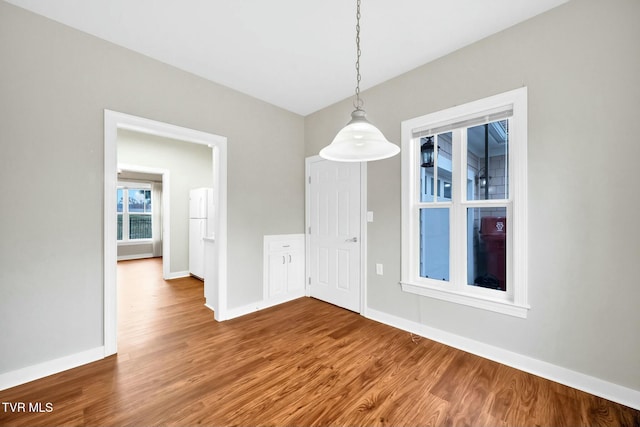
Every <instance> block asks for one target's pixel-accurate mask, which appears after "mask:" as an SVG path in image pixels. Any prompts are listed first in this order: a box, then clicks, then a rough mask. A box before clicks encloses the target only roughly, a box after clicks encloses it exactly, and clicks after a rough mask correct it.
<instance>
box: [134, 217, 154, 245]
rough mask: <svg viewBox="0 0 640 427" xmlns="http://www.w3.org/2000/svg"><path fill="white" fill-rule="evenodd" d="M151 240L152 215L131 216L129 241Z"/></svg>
mask: <svg viewBox="0 0 640 427" xmlns="http://www.w3.org/2000/svg"><path fill="white" fill-rule="evenodd" d="M150 238H151V215H145V214H142V215H140V214H131V215H129V239H131V240H133V239H150Z"/></svg>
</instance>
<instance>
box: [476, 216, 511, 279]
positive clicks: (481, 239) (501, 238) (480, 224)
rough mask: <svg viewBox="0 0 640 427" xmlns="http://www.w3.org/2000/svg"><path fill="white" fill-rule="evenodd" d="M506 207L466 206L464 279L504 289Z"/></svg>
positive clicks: (505, 271)
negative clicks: (465, 269) (465, 276)
mask: <svg viewBox="0 0 640 427" xmlns="http://www.w3.org/2000/svg"><path fill="white" fill-rule="evenodd" d="M506 242H507V208H504V207H502V208H468V209H467V268H468V271H467V283H468V284H469V285H470V286H481V287H483V288H491V289H498V290H501V291H505V290H506V289H507V283H506V277H507V253H506V246H507V245H506Z"/></svg>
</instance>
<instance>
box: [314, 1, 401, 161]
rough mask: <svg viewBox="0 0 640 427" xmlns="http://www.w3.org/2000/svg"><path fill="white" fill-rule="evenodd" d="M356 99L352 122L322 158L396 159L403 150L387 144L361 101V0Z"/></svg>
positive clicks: (358, 11) (323, 153) (357, 37)
mask: <svg viewBox="0 0 640 427" xmlns="http://www.w3.org/2000/svg"><path fill="white" fill-rule="evenodd" d="M356 9H357V10H356V52H357V58H356V99H355V101H354V103H353V106H354V107H355V110H354V111H353V112H352V113H351V121H350V122H349V123H347V125H346V126H345V127H344V128H342V130H341V131H340V132H338V134H337V135H336V137H335V138H334V139H333V141H332V142H331V144H329V145H328V146H326V147H324V148H323V149H322V150H320V157H322V158H324V159H327V160H334V161H338V162H368V161H372V160H382V159H386V158H388V157H392V156H395V155H396V154H398V153H399V152H400V147H398V146H397V145H395V144H392V143H391V142H389V141H387V139H386V138H385V137H384V135H383V134H382V132H380V131H379V130H378V128H376V127H375V126H374V125H372V124H371V123H370V122H369V121H368V120H367V117H366V113H365V111H364V110H363V109H362V106H363V102H362V100H361V99H360V0H357V8H356Z"/></svg>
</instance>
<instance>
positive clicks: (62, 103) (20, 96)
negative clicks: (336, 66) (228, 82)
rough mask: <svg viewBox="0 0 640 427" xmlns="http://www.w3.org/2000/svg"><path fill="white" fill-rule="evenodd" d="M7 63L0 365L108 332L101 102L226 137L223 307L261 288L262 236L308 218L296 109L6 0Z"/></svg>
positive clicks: (9, 367) (91, 342) (3, 71)
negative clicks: (225, 299)
mask: <svg viewBox="0 0 640 427" xmlns="http://www.w3.org/2000/svg"><path fill="white" fill-rule="evenodd" d="M0 63H1V64H2V66H0V174H1V175H0V178H1V179H0V200H2V202H1V203H2V207H3V209H2V221H0V236H2V237H1V238H0V325H2V328H0V342H1V343H2V348H3V351H2V352H1V354H0V373H4V372H9V371H13V370H16V369H19V368H23V367H27V366H31V365H34V364H37V363H41V362H45V361H49V360H52V359H55V358H58V357H63V356H67V355H70V354H74V353H78V352H81V351H84V350H89V349H94V348H96V347H99V346H102V344H103V336H102V335H103V325H102V319H103V301H102V295H103V266H102V262H103V244H104V243H103V236H102V233H103V228H102V227H103V224H102V217H103V197H104V195H103V176H104V172H103V163H104V156H103V151H104V134H103V132H104V126H103V115H104V109H105V108H106V109H110V110H114V111H119V112H123V113H128V114H132V115H135V116H140V117H144V118H148V119H153V120H158V121H162V122H167V123H171V124H175V125H178V126H183V127H188V128H192V129H197V130H201V131H204V132H210V133H214V134H218V135H222V136H226V137H227V138H228V151H229V159H228V193H229V195H228V240H229V244H228V257H229V265H228V279H229V299H230V304H229V306H230V307H231V308H233V307H235V306H240V305H244V304H248V303H251V302H253V301H257V300H260V299H261V297H262V270H261V267H260V266H261V265H262V238H263V237H262V236H263V235H265V234H288V233H301V232H303V229H304V141H303V137H304V130H303V129H304V120H303V118H302V117H300V116H298V115H295V114H292V113H290V112H287V111H284V110H282V109H279V108H277V107H274V106H272V105H269V104H266V103H264V102H261V101H258V100H256V99H254V98H251V97H248V96H245V95H242V94H240V93H238V92H235V91H233V90H230V89H228V88H225V87H222V86H220V85H216V84H214V83H211V82H208V81H206V80H204V79H201V78H198V77H195V76H193V75H190V74H188V73H185V72H183V71H180V70H178V69H176V68H173V67H170V66H168V65H165V64H162V63H160V62H157V61H154V60H152V59H150V58H147V57H145V56H142V55H139V54H136V53H133V52H131V51H128V50H126V49H123V48H121V47H118V46H115V45H113V44H110V43H108V42H105V41H102V40H99V39H97V38H95V37H92V36H89V35H86V34H83V33H81V32H79V31H76V30H73V29H71V28H68V27H65V26H63V25H60V24H58V23H55V22H53V21H50V20H48V19H45V18H43V17H40V16H37V15H35V14H32V13H30V12H27V11H24V10H23V9H19V8H17V7H14V6H11V5H9V4H7V3H5V2H0ZM265 206H268V207H269V208H268V209H265ZM7 349H10V351H7Z"/></svg>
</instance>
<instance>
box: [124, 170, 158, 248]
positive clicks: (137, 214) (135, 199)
mask: <svg viewBox="0 0 640 427" xmlns="http://www.w3.org/2000/svg"><path fill="white" fill-rule="evenodd" d="M152 214H153V211H152V204H151V184H147V183H131V184H128V183H122V182H121V183H119V184H118V189H117V215H118V226H117V230H118V231H117V232H118V242H127V241H140V240H144V239H151V237H152V229H153V228H152V217H153V215H152Z"/></svg>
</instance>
